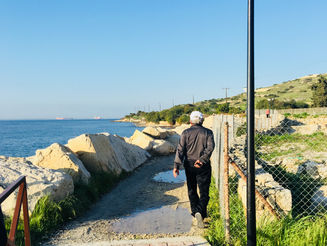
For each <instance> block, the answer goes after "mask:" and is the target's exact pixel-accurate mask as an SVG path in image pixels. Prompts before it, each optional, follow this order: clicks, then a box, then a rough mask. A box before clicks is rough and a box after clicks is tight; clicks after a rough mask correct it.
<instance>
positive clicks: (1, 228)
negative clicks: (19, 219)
mask: <svg viewBox="0 0 327 246" xmlns="http://www.w3.org/2000/svg"><path fill="white" fill-rule="evenodd" d="M6 244H7V234H6V228H5V224H4V221H3V214H2V211H1V207H0V246H5V245H6Z"/></svg>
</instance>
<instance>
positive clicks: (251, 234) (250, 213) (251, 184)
mask: <svg viewBox="0 0 327 246" xmlns="http://www.w3.org/2000/svg"><path fill="white" fill-rule="evenodd" d="M247 67H248V68H247V69H248V71H247V77H248V78H247V143H248V153H247V171H248V180H247V245H251V246H252V245H256V214H255V213H256V212H255V163H254V162H255V156H254V0H248V61H247Z"/></svg>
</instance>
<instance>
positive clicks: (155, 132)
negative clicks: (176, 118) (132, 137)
mask: <svg viewBox="0 0 327 246" xmlns="http://www.w3.org/2000/svg"><path fill="white" fill-rule="evenodd" d="M142 132H143V133H145V134H147V135H150V136H151V137H153V138H159V139H165V138H166V137H167V136H168V132H167V130H165V129H163V128H161V127H152V126H148V127H146V128H144V129H143V131H142Z"/></svg>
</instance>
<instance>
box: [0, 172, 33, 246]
mask: <svg viewBox="0 0 327 246" xmlns="http://www.w3.org/2000/svg"><path fill="white" fill-rule="evenodd" d="M18 187H19V191H18V195H17V200H16V206H15V211H14V216H13V219H12V222H11V227H10V232H9V237H8V240H7V245H8V246H13V245H15V236H16V231H17V226H18V222H19V215H20V210H21V207H22V205H23V218H24V235H25V246H30V245H31V237H30V227H29V215H28V204H27V190H26V177H25V176H21V177H19V178H18V179H17V180H16V181H15V182H14V183H12V184H11V185H10V186H8V187H7V188H6V189H5V190H4V191H3V192H2V193H1V194H0V205H1V204H2V202H3V201H4V200H6V198H7V197H8V196H9V195H10V194H11V193H13V192H14V191H15V190H16V189H17V188H18Z"/></svg>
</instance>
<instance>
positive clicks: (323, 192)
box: [311, 185, 327, 209]
mask: <svg viewBox="0 0 327 246" xmlns="http://www.w3.org/2000/svg"><path fill="white" fill-rule="evenodd" d="M311 201H312V206H313V209H315V208H319V207H320V208H324V209H327V185H323V186H320V187H319V189H317V191H316V192H315V193H314V194H313V195H312V198H311Z"/></svg>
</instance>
